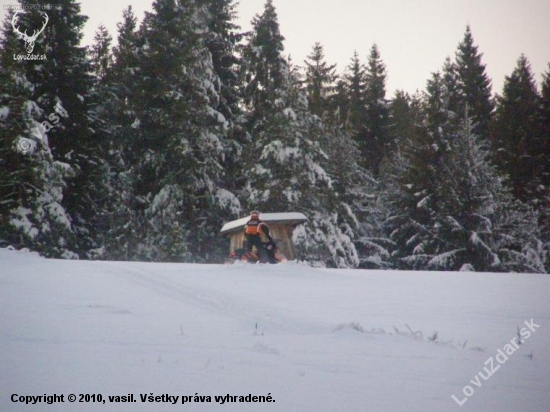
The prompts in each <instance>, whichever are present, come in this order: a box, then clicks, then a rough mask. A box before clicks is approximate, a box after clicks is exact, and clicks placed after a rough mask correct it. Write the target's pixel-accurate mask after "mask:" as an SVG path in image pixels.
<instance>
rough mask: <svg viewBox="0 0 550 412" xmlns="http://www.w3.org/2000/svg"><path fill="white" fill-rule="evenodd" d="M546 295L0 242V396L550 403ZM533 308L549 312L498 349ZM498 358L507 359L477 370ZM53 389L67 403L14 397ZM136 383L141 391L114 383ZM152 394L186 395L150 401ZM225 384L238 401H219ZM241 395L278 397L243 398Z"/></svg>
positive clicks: (487, 405) (549, 302)
mask: <svg viewBox="0 0 550 412" xmlns="http://www.w3.org/2000/svg"><path fill="white" fill-rule="evenodd" d="M549 297H550V277H548V276H546V275H517V274H510V275H507V274H490V273H487V274H475V273H441V272H429V273H419V272H418V273H417V272H391V271H359V270H327V269H312V268H309V267H306V266H302V265H299V264H293V263H289V264H286V265H233V266H217V265H184V264H150V263H127V262H89V261H62V260H46V259H42V258H40V257H38V256H36V255H35V254H32V253H23V252H15V251H9V250H5V249H3V250H0V411H61V412H63V411H102V412H103V411H117V412H118V411H132V412H136V411H172V412H173V411H184V410H185V411H285V412H287V411H316V412H323V411H327V412H329V411H330V412H333V411H382V412H389V411H419V412H429V411H459V410H460V411H485V412H486V411H489V412H491V411H495V412H496V411H498V412H502V411H520V410H524V411H540V412H543V411H548V410H549V406H548V405H550V299H549ZM531 319H533V322H534V324H537V325H540V326H539V327H538V328H536V330H535V331H533V332H532V333H531V334H530V337H529V338H528V339H525V342H524V343H523V344H522V345H521V346H519V349H517V350H516V351H515V352H514V353H513V354H510V356H509V357H508V359H507V360H506V361H505V363H502V364H499V363H498V362H497V360H496V355H497V354H498V350H499V349H500V350H502V349H503V348H504V347H505V345H506V344H508V343H509V342H510V341H511V340H512V339H514V338H515V337H516V336H517V335H518V327H519V328H525V327H526V325H525V324H524V322H525V321H531ZM489 358H493V359H494V368H495V369H496V366H499V365H500V368H498V370H496V371H495V373H494V375H493V376H491V377H489V379H488V380H484V379H480V377H479V375H478V373H480V372H482V373H483V374H484V375H486V373H485V372H483V368H484V367H488V366H487V365H486V364H485V363H486V362H487V361H488V359H489ZM472 382H473V383H472ZM479 385H480V386H479ZM466 386H469V387H470V388H471V389H472V391H473V394H472V393H471V392H470V389H468V388H466V390H465V391H466V393H467V394H470V395H471V396H469V397H467V396H466V395H464V393H463V388H464V387H466ZM53 394H57V395H64V401H65V402H64V403H56V404H52V405H48V404H46V403H43V402H42V403H37V404H35V405H25V404H24V403H21V402H13V401H12V399H15V400H23V401H24V399H25V398H24V396H44V395H53ZM69 394H75V395H77V401H76V402H74V403H70V402H69V401H68V395H69ZM80 394H89V395H94V394H95V395H96V399H97V395H98V394H101V395H102V399H103V400H105V403H104V404H103V403H102V402H100V403H97V402H95V403H94V402H91V398H88V399H89V400H90V402H78V400H79V398H80V396H79V395H80ZM130 394H132V395H133V397H134V398H133V399H134V400H135V402H133V403H114V402H110V401H109V398H108V396H123V395H130ZM150 394H153V396H159V400H162V399H163V398H162V396H163V395H165V397H164V399H167V398H166V395H170V396H173V397H175V396H178V397H179V398H178V403H177V404H176V405H172V404H170V403H167V402H142V401H141V398H140V395H147V396H148V395H150ZM195 394H197V395H198V396H203V402H195V401H194V400H195V399H194V398H195ZM14 395H16V396H15V397H14ZM227 395H231V396H236V398H233V399H235V401H234V402H231V401H228V402H225V403H223V404H221V402H220V401H218V402H216V399H215V397H216V396H224V397H226V398H225V399H228V398H227ZM248 395H252V396H258V397H260V396H263V397H264V398H265V397H268V396H271V398H269V399H273V400H275V402H271V403H268V402H239V398H238V397H239V396H243V398H241V399H242V400H244V401H246V398H244V397H246V396H248ZM453 395H454V396H455V397H456V398H457V399H458V400H459V401H463V399H467V400H466V401H465V403H464V404H463V406H462V407H460V406H459V405H458V403H457V402H456V401H455V400H453V398H452V396H453ZM182 396H187V397H188V399H189V398H190V399H192V400H191V401H187V402H186V403H185V404H182V403H181V402H182ZM208 397H210V399H211V401H210V402H207V400H208ZM84 399H85V398H84ZM248 399H249V400H250V399H252V398H251V397H248ZM257 399H259V398H257ZM196 400H198V397H197V398H196Z"/></svg>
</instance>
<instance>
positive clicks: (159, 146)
mask: <svg viewBox="0 0 550 412" xmlns="http://www.w3.org/2000/svg"><path fill="white" fill-rule="evenodd" d="M206 16H208V12H207V9H206V7H205V6H204V5H202V4H201V2H198V1H184V2H182V1H176V0H158V1H155V3H154V4H153V12H152V13H147V15H146V18H145V20H144V22H143V23H142V26H141V28H140V30H139V33H138V36H139V37H140V40H139V43H140V46H141V47H140V48H139V49H138V52H137V58H138V59H137V64H138V66H137V70H136V71H135V72H134V73H132V74H131V76H132V77H133V80H132V81H133V82H135V84H136V85H137V89H136V90H135V91H134V93H133V96H132V107H131V111H132V113H133V115H134V116H135V118H134V120H133V122H132V124H131V127H132V128H133V129H134V135H133V138H132V144H133V147H134V148H135V150H134V153H132V154H131V155H130V157H131V159H132V173H133V176H132V177H133V179H134V185H133V193H134V196H135V198H136V201H137V205H136V209H137V213H136V221H135V222H134V223H133V224H134V225H136V227H138V225H139V224H142V225H144V227H143V230H144V231H145V233H144V235H145V236H144V240H143V242H142V243H141V244H140V245H138V251H137V256H138V257H140V258H144V259H154V260H177V261H182V260H183V261H203V260H206V259H209V258H212V256H211V254H216V253H221V251H220V250H219V248H220V247H221V242H220V241H219V240H217V238H216V237H215V236H213V234H214V233H216V232H217V231H218V230H219V228H220V227H221V224H222V221H223V216H224V215H225V214H227V213H230V212H231V209H233V208H234V206H235V205H236V204H237V205H238V202H237V201H236V198H234V197H233V196H232V195H231V194H230V193H229V192H227V191H226V190H224V189H223V188H221V187H220V186H219V184H218V181H219V179H220V176H221V173H222V167H221V164H220V161H221V159H222V154H223V151H224V146H223V142H222V136H224V135H225V133H226V132H227V122H226V120H225V117H224V116H223V115H222V114H221V113H220V112H219V111H217V110H216V107H217V106H218V102H219V96H220V95H219V92H220V81H219V77H218V76H217V75H216V74H215V73H214V70H213V65H212V55H211V53H210V51H209V50H208V48H207V46H206V44H205V38H204V34H205V33H207V21H206ZM224 252H225V251H224Z"/></svg>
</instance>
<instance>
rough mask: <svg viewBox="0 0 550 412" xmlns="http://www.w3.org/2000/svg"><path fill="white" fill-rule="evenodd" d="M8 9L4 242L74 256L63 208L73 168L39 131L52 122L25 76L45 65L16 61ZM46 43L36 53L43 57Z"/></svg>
mask: <svg viewBox="0 0 550 412" xmlns="http://www.w3.org/2000/svg"><path fill="white" fill-rule="evenodd" d="M33 14H34V13H33ZM13 17H14V11H9V12H8V14H7V16H6V19H5V21H4V22H3V27H2V33H1V41H0V84H2V89H1V91H0V181H1V182H2V184H1V185H0V244H1V245H2V246H7V245H11V246H14V247H17V248H30V249H31V250H35V251H38V252H40V253H42V254H43V255H44V256H49V257H64V258H73V257H76V256H77V255H76V254H75V253H74V252H73V250H74V249H73V248H74V231H73V226H72V222H71V218H70V216H69V214H68V213H67V210H66V209H65V207H64V206H63V191H64V190H65V188H66V186H67V183H66V181H67V179H69V178H71V177H73V176H74V171H73V170H72V168H71V166H70V165H68V164H67V163H64V162H62V161H58V160H55V159H54V158H53V156H52V153H51V150H50V146H49V142H48V136H47V135H44V134H42V133H40V130H41V124H42V122H43V121H45V120H51V121H53V117H52V118H48V115H49V114H50V113H46V112H45V109H44V108H42V107H41V106H40V105H39V104H38V103H37V102H36V99H37V98H38V97H39V96H37V94H36V90H35V89H36V87H37V85H36V84H34V83H32V82H31V81H29V79H28V77H27V74H28V73H29V72H33V71H40V70H42V64H41V61H26V60H15V59H14V58H13V56H14V54H15V55H19V54H23V53H24V49H23V46H24V43H23V42H21V41H19V39H18V38H17V37H16V36H15V35H14V33H13V28H12V25H11V20H12V18H13ZM17 18H18V19H19V20H18V24H20V25H21V26H20V27H25V26H26V27H28V25H29V24H31V22H32V23H40V22H43V21H42V19H43V15H41V14H39V13H36V15H32V16H31V13H25V14H20V15H19V17H16V19H17ZM42 47H43V44H42V41H38V40H37V42H36V44H35V51H34V52H35V53H40V54H42V52H43V49H42Z"/></svg>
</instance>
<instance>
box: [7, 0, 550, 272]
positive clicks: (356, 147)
mask: <svg viewBox="0 0 550 412" xmlns="http://www.w3.org/2000/svg"><path fill="white" fill-rule="evenodd" d="M25 3H26V4H28V2H25ZM31 3H32V2H31ZM44 11H47V13H48V16H49V21H48V24H47V26H46V27H45V29H44V32H43V33H42V34H41V35H40V36H39V38H38V39H37V40H36V44H35V50H34V53H35V54H37V53H38V54H45V55H46V57H47V59H45V60H23V59H16V58H15V57H14V55H20V54H23V53H24V48H23V47H24V42H23V41H22V40H20V39H18V38H17V36H16V35H15V34H14V31H13V27H12V19H13V14H14V11H13V10H12V11H10V12H9V13H8V15H7V16H6V19H5V21H4V23H3V28H2V33H1V38H0V85H1V90H0V244H1V246H6V245H12V246H14V247H17V248H24V247H26V248H29V249H31V250H36V251H39V252H40V253H42V254H43V255H45V256H49V257H63V258H77V257H78V258H81V259H110V260H118V259H124V260H152V261H181V262H220V261H222V260H223V258H224V257H225V255H226V254H227V241H226V240H225V239H223V238H221V237H220V236H219V235H218V233H219V230H220V228H221V226H222V224H223V223H224V222H226V221H228V220H232V219H234V218H237V217H241V216H243V215H245V214H246V213H248V212H249V211H250V210H251V209H259V210H261V211H264V212H278V211H297V212H303V213H305V214H306V215H307V216H308V218H309V219H310V222H309V223H308V224H307V225H305V226H303V227H300V228H298V229H297V230H296V232H295V242H296V245H297V249H298V252H299V256H300V258H301V259H303V260H305V261H308V262H311V263H312V264H321V265H326V266H329V267H363V268H399V269H424V270H425V269H433V270H475V271H500V272H510V271H518V272H545V271H546V270H547V269H548V268H549V264H550V261H549V254H548V253H549V250H550V230H549V216H550V66H549V70H548V72H546V73H545V74H544V80H543V83H542V85H540V86H541V87H540V89H539V87H538V85H537V84H536V81H535V78H534V74H533V72H532V70H531V68H530V65H529V61H528V60H527V58H526V57H525V56H523V55H522V56H520V57H519V59H518V61H517V66H516V68H515V69H514V70H513V72H512V73H511V74H510V76H508V77H506V80H505V84H504V89H503V91H502V94H501V95H497V96H496V97H493V95H492V91H491V80H490V79H489V78H488V76H487V74H486V71H485V66H484V64H483V63H482V54H481V53H480V52H479V51H478V48H477V46H476V45H475V42H474V39H473V35H472V32H471V30H470V28H469V27H467V28H466V32H465V35H464V38H463V39H462V41H460V42H459V44H458V47H457V50H456V51H455V55H454V58H447V60H446V61H445V62H443V65H442V67H441V68H440V70H438V71H436V72H434V73H433V74H432V75H431V77H430V78H429V79H428V81H427V85H426V90H425V91H423V92H418V93H416V94H414V95H410V94H408V93H405V92H403V91H397V92H396V93H395V95H394V96H393V97H392V98H389V97H388V94H387V91H386V75H387V71H386V67H385V64H384V62H383V60H382V57H381V53H380V50H379V49H378V47H377V46H376V45H373V46H372V48H371V50H370V53H369V54H368V55H367V56H366V62H363V61H361V58H360V55H359V54H358V53H355V54H354V55H353V57H352V58H351V61H350V63H349V66H348V67H346V69H345V71H344V72H343V73H337V71H336V66H335V65H331V64H330V63H328V62H326V60H325V56H324V53H323V46H322V45H321V44H318V43H317V44H315V45H314V46H313V49H312V51H311V54H310V55H309V56H308V57H307V60H306V61H305V62H304V64H303V65H301V66H298V65H295V64H294V63H292V62H291V61H289V59H288V58H287V57H286V56H285V53H284V37H283V35H282V34H281V32H280V29H279V24H278V20H277V14H276V10H275V8H274V6H273V3H272V1H271V0H268V1H267V3H266V4H265V8H264V10H263V12H261V13H260V14H258V15H256V16H255V17H254V19H253V21H252V29H251V31H250V32H247V33H244V32H242V30H241V29H240V27H238V26H237V24H236V2H235V1H234V0H156V1H155V2H154V3H153V6H152V11H151V12H150V13H146V16H145V18H144V20H143V21H141V22H139V21H138V19H137V18H136V16H135V15H134V13H133V11H132V8H131V6H129V7H128V8H127V9H126V10H125V11H124V13H123V16H122V19H121V22H120V23H119V24H118V33H117V41H116V45H115V46H113V38H112V36H111V35H110V34H109V33H108V31H107V30H106V29H105V27H103V26H100V27H99V28H98V30H97V32H96V36H95V39H94V43H93V45H92V46H90V47H83V46H82V45H81V40H82V30H83V27H84V24H85V23H86V20H87V18H86V17H85V16H83V15H82V14H81V11H80V6H79V4H78V3H77V2H76V1H75V0H59V1H58V5H57V7H56V8H55V9H52V10H44ZM17 18H18V20H17V21H18V24H20V26H21V27H22V28H33V27H40V25H41V24H42V23H43V16H42V15H41V14H40V13H38V12H32V13H31V12H28V13H24V14H19V15H18V16H17ZM61 109H62V110H64V111H65V112H64V113H63V112H61ZM61 114H65V115H66V116H63V115H61ZM37 130H38V131H39V133H37Z"/></svg>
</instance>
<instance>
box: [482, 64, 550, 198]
mask: <svg viewBox="0 0 550 412" xmlns="http://www.w3.org/2000/svg"><path fill="white" fill-rule="evenodd" d="M540 103H541V97H540V95H539V92H538V90H537V85H536V83H535V79H534V75H533V73H532V70H531V66H530V64H529V61H528V60H527V58H526V57H525V56H524V55H521V56H520V58H519V59H518V61H517V65H516V68H515V69H514V71H513V72H512V74H511V75H510V76H507V77H506V80H505V82H504V88H503V94H502V96H498V97H497V109H496V115H495V121H494V125H493V132H492V145H493V151H494V153H495V161H496V164H497V165H498V167H499V168H500V170H501V171H502V173H504V174H506V175H507V176H508V178H509V180H510V184H511V187H512V189H513V193H514V195H515V196H516V198H518V199H520V200H522V201H524V202H532V201H534V200H535V199H536V192H537V188H538V187H539V186H540V185H541V184H542V182H541V181H540V178H541V177H542V174H543V170H544V162H546V159H547V155H546V153H544V150H542V151H541V149H542V148H543V147H544V142H543V136H542V117H541V104H540Z"/></svg>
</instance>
